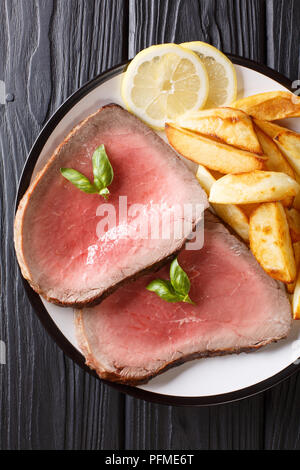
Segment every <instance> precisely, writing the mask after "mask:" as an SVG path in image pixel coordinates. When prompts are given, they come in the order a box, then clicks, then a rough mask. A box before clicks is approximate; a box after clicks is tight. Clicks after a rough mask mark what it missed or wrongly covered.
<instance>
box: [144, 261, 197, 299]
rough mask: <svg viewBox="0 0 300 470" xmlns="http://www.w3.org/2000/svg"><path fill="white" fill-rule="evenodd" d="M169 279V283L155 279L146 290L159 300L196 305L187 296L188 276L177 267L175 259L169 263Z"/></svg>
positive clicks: (189, 286)
mask: <svg viewBox="0 0 300 470" xmlns="http://www.w3.org/2000/svg"><path fill="white" fill-rule="evenodd" d="M170 279H171V280H170V281H166V280H163V279H155V281H152V282H150V284H149V285H148V286H147V289H148V290H149V291H151V292H155V293H156V294H157V295H158V296H159V297H160V298H161V299H163V300H166V301H167V302H185V303H188V304H192V305H196V304H195V302H193V301H192V300H191V298H190V297H189V295H188V294H189V291H190V288H191V283H190V280H189V278H188V275H187V274H186V273H185V272H184V270H183V269H182V268H181V266H180V265H179V263H178V261H177V258H175V259H174V261H173V262H172V263H171V266H170Z"/></svg>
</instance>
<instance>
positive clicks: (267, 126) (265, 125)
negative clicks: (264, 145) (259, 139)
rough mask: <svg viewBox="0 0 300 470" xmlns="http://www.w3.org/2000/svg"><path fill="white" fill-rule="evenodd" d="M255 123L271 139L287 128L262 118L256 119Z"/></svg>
mask: <svg viewBox="0 0 300 470" xmlns="http://www.w3.org/2000/svg"><path fill="white" fill-rule="evenodd" d="M254 124H255V125H256V126H257V127H259V128H260V129H261V130H262V131H263V132H264V133H265V134H267V135H268V136H269V137H271V139H274V137H276V135H277V134H280V133H281V132H283V131H285V130H286V128H285V127H282V126H279V125H278V124H274V122H269V121H263V120H262V119H254Z"/></svg>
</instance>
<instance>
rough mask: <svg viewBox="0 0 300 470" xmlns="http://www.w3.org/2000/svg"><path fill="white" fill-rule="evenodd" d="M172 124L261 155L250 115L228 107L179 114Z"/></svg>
mask: <svg viewBox="0 0 300 470" xmlns="http://www.w3.org/2000/svg"><path fill="white" fill-rule="evenodd" d="M174 124H175V125H176V126H178V127H182V128H183V129H187V130H189V131H193V132H197V133H199V134H201V135H204V136H207V137H210V138H213V139H215V140H217V141H219V142H223V143H225V144H228V145H232V146H234V147H237V148H239V149H242V150H245V151H248V152H252V153H255V154H257V155H262V154H263V151H262V148H261V146H260V143H259V140H258V138H257V135H256V133H255V130H254V127H253V122H252V119H251V117H250V116H248V114H246V113H245V112H244V111H241V110H239V109H233V108H229V107H223V108H215V109H207V110H203V111H196V112H193V113H189V114H185V115H184V116H179V118H178V119H176V121H174Z"/></svg>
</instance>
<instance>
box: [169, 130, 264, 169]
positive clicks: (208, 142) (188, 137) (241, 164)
mask: <svg viewBox="0 0 300 470" xmlns="http://www.w3.org/2000/svg"><path fill="white" fill-rule="evenodd" d="M165 129H166V134H167V137H168V140H169V143H170V144H171V145H172V147H174V149H175V150H176V151H177V152H178V153H180V154H181V155H183V156H184V157H185V158H187V159H189V160H192V161H193V162H195V163H198V164H200V165H204V166H205V167H208V168H210V169H212V170H216V171H219V172H220V173H241V172H247V171H253V170H258V169H261V168H262V167H263V163H264V161H265V160H266V157H264V156H261V155H256V154H254V153H251V152H246V151H245V150H240V149H237V148H235V147H231V146H230V145H227V144H223V143H221V142H217V141H215V140H213V139H209V138H207V137H203V136H201V135H199V134H196V133H194V132H190V131H187V130H186V129H182V128H181V127H176V126H174V125H173V124H166V128H165Z"/></svg>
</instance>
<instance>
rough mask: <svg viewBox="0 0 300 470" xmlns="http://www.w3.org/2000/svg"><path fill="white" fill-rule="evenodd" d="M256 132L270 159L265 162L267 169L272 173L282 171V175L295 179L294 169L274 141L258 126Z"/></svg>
mask: <svg viewBox="0 0 300 470" xmlns="http://www.w3.org/2000/svg"><path fill="white" fill-rule="evenodd" d="M255 131H256V134H257V137H258V140H259V142H260V145H261V147H262V149H263V152H264V154H265V155H267V157H268V159H267V160H266V162H265V169H266V170H270V171H280V172H282V173H286V174H287V175H289V176H290V177H291V178H295V172H294V170H293V168H292V167H291V166H290V165H289V163H288V162H287V160H286V159H285V157H284V156H283V154H282V152H281V151H280V149H279V147H278V146H277V145H276V143H275V142H274V141H273V139H272V138H271V137H269V136H268V135H267V134H265V132H264V131H262V130H261V129H260V128H259V127H258V126H255Z"/></svg>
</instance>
